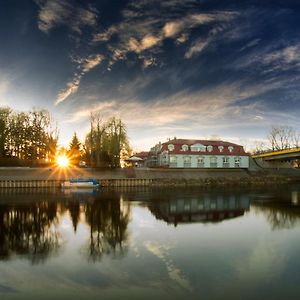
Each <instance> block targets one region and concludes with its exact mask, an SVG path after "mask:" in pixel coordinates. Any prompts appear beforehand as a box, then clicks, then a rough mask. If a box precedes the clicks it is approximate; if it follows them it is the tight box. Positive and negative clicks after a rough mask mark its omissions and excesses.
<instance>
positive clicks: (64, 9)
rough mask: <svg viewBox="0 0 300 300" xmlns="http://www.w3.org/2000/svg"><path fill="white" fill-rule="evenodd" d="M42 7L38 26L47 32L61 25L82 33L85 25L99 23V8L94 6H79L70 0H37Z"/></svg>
mask: <svg viewBox="0 0 300 300" xmlns="http://www.w3.org/2000/svg"><path fill="white" fill-rule="evenodd" d="M36 3H37V4H38V5H39V7H40V11H39V19H38V26H39V29H40V30H41V31H43V32H45V33H47V32H49V31H50V30H51V29H52V28H54V27H57V26H59V25H66V26H68V27H69V28H70V29H71V30H72V31H74V32H77V33H81V28H82V27H83V26H95V25H96V24H97V10H95V9H93V8H92V7H89V8H82V7H77V6H74V5H73V4H72V2H69V1H68V0H36Z"/></svg>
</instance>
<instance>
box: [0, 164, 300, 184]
mask: <svg viewBox="0 0 300 300" xmlns="http://www.w3.org/2000/svg"><path fill="white" fill-rule="evenodd" d="M71 177H75V178H76V177H93V178H97V179H99V180H100V181H101V184H102V185H103V186H249V185H259V186H261V185H266V184H276V185H277V184H284V183H289V182H295V181H299V182H300V171H299V170H295V169H282V170H280V169H272V170H262V169H260V170H255V171H253V170H252V171H249V170H240V169H232V170H230V169H205V170H204V169H202V170H200V169H193V170H188V169H139V168H131V169H115V170H95V169H88V168H86V169H85V168H71V169H59V168H53V169H49V168H0V188H40V187H58V186H60V184H61V182H62V181H64V180H66V179H69V178H71Z"/></svg>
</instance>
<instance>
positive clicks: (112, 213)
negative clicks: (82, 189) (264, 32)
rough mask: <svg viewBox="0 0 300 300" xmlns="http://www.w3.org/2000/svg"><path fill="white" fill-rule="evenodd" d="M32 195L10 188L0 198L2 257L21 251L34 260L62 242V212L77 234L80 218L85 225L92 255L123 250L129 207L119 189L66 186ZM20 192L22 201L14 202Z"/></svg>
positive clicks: (115, 254)
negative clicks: (114, 191) (67, 189)
mask: <svg viewBox="0 0 300 300" xmlns="http://www.w3.org/2000/svg"><path fill="white" fill-rule="evenodd" d="M36 196H37V195H36V194H24V195H23V194H19V193H16V194H15V195H13V194H9V197H10V198H12V199H9V198H8V199H5V200H4V199H1V205H0V259H10V258H11V257H12V256H13V255H23V256H26V257H27V258H29V259H30V260H31V261H32V262H33V263H37V262H41V261H44V260H45V259H47V257H48V256H49V255H50V254H53V253H55V252H56V251H57V250H58V249H59V248H60V246H61V245H62V241H63V238H64V237H63V236H62V235H61V234H60V228H61V226H60V225H61V223H62V222H64V220H65V218H70V219H71V221H72V224H73V230H74V233H75V234H76V232H77V230H78V224H79V223H80V222H82V223H84V222H86V223H87V225H89V227H90V235H89V242H88V253H89V254H88V257H89V258H90V259H92V260H94V261H95V260H98V259H100V258H101V257H102V256H103V255H114V256H120V255H123V254H124V253H125V252H126V249H127V247H126V241H127V237H128V235H127V225H128V222H129V217H130V212H129V206H124V205H123V204H122V201H120V195H119V194H116V195H113V194H112V193H109V194H105V193H101V195H99V194H97V193H96V194H94V193H92V194H89V193H84V194H81V193H70V192H69V193H68V194H61V193H57V194H45V195H42V196H39V197H36ZM21 198H24V199H22V200H24V201H22V202H18V201H19V200H20V199H21ZM40 198H42V199H47V200H43V201H41V200H40ZM58 199H60V200H58ZM64 230H66V228H64Z"/></svg>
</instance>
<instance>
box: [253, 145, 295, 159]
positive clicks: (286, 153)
mask: <svg viewBox="0 0 300 300" xmlns="http://www.w3.org/2000/svg"><path fill="white" fill-rule="evenodd" d="M295 155H296V156H297V157H298V156H299V157H300V148H293V149H286V150H280V151H272V152H268V153H262V154H257V155H253V156H252V158H270V159H271V158H276V157H278V158H279V157H280V158H284V157H285V156H286V158H290V157H291V156H292V157H293V158H294V157H295Z"/></svg>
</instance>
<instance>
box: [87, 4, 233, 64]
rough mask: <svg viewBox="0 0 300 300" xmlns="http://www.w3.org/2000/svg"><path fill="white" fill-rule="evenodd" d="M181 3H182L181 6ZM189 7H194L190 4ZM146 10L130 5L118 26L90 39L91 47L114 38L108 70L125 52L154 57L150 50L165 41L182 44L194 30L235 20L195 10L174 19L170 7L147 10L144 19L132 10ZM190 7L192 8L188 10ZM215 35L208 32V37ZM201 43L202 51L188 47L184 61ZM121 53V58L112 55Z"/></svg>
mask: <svg viewBox="0 0 300 300" xmlns="http://www.w3.org/2000/svg"><path fill="white" fill-rule="evenodd" d="M184 4H185V2H184V1H183V2H182V6H184ZM189 4H193V5H195V3H193V2H189ZM144 6H147V4H146V3H134V4H132V5H131V8H128V9H126V10H125V11H124V13H123V16H124V19H123V20H122V21H121V22H120V23H118V24H113V25H112V26H110V27H108V28H107V29H106V30H105V31H102V32H98V33H96V34H95V35H94V38H93V42H94V43H96V44H97V43H107V42H108V41H110V40H111V39H112V38H113V37H118V42H117V43H115V42H113V43H112V45H110V47H109V50H110V51H111V61H110V63H109V66H111V65H112V64H113V62H114V61H116V60H119V59H124V58H125V57H126V54H127V53H128V52H135V53H136V54H138V55H139V54H141V53H142V52H144V51H148V52H151V53H154V54H155V52H156V51H157V50H154V51H152V48H155V47H160V46H161V45H162V42H163V41H164V40H165V39H174V40H175V41H176V43H177V44H180V43H184V42H186V41H187V40H188V38H189V33H190V31H191V30H192V29H193V28H197V27H199V26H201V25H204V24H210V23H213V22H214V23H216V22H217V23H227V22H230V21H232V20H233V19H234V18H236V17H237V16H238V13H237V12H232V11H217V12H211V13H196V12H195V9H196V5H195V7H194V8H195V9H194V10H192V9H190V10H187V12H186V13H185V15H183V16H182V15H181V14H179V15H178V16H177V17H174V15H176V14H175V13H172V9H174V8H175V7H173V8H172V9H171V10H170V7H166V6H162V9H166V8H167V9H168V11H165V14H161V13H160V14H158V13H157V11H155V10H154V11H153V12H152V11H151V9H150V10H148V11H147V12H146V13H145V15H144V18H142V17H141V14H140V13H137V12H136V9H137V8H139V9H143V8H145V10H146V7H144ZM192 7H193V6H192ZM214 34H216V33H213V32H211V33H210V35H214ZM204 43H205V42H202V48H201V45H200V42H198V43H197V44H195V45H192V46H191V49H190V50H189V51H188V52H187V54H186V57H187V58H190V57H191V56H192V55H193V54H194V53H196V52H200V51H201V50H202V49H203V48H204V47H205V45H204ZM116 52H117V53H122V55H115V54H116Z"/></svg>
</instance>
